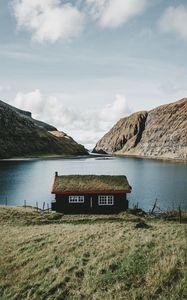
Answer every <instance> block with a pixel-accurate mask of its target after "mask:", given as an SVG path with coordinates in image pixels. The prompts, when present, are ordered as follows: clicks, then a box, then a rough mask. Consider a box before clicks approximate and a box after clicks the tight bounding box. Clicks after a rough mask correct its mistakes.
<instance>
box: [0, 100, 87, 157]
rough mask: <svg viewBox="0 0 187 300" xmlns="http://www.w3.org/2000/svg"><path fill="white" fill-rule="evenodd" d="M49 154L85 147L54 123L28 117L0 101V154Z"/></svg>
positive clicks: (81, 151)
mask: <svg viewBox="0 0 187 300" xmlns="http://www.w3.org/2000/svg"><path fill="white" fill-rule="evenodd" d="M50 131H51V132H50ZM55 132H57V133H58V134H56V135H55ZM50 154H58V155H82V154H87V151H86V150H85V148H84V147H83V146H82V145H80V144H77V143H76V142H75V141H74V140H73V139H72V138H71V137H69V136H67V135H66V134H64V133H62V134H61V133H60V132H58V131H57V129H56V128H55V127H53V126H51V125H49V124H46V123H44V122H41V121H38V120H34V119H32V117H31V114H30V113H29V112H25V111H21V110H18V109H16V108H14V107H12V106H10V105H8V104H6V103H4V102H2V101H0V158H10V157H17V156H27V157H28V156H34V155H50Z"/></svg>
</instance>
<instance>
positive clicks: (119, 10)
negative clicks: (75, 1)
mask: <svg viewBox="0 0 187 300" xmlns="http://www.w3.org/2000/svg"><path fill="white" fill-rule="evenodd" d="M86 2H87V4H88V7H89V8H90V10H91V15H92V18H93V19H94V20H96V21H98V23H99V25H100V26H101V27H103V28H106V27H108V28H117V27H119V26H121V25H122V24H124V23H126V22H128V21H129V19H131V18H132V17H134V16H136V15H138V14H140V13H141V12H142V11H143V10H144V9H145V8H146V6H147V4H148V1H147V0H115V1H114V0H86Z"/></svg>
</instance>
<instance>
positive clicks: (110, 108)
mask: <svg viewBox="0 0 187 300" xmlns="http://www.w3.org/2000/svg"><path fill="white" fill-rule="evenodd" d="M129 113H130V109H129V107H128V105H127V101H126V99H125V97H124V96H123V95H120V94H117V95H116V98H115V100H114V102H113V103H111V104H108V105H107V106H106V107H104V108H103V109H102V110H101V112H100V113H99V117H100V119H101V120H104V121H105V122H116V121H118V120H119V119H120V118H122V117H124V116H125V115H127V114H129Z"/></svg>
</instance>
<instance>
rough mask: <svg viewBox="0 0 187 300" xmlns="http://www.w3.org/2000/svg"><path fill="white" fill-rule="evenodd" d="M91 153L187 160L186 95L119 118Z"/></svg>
mask: <svg viewBox="0 0 187 300" xmlns="http://www.w3.org/2000/svg"><path fill="white" fill-rule="evenodd" d="M93 152H98V153H104V152H105V153H110V154H113V153H115V154H121V155H134V156H141V157H149V158H166V159H180V160H187V98H184V99H182V100H179V101H177V102H174V103H171V104H167V105H162V106H160V107H158V108H155V109H153V110H151V111H149V112H138V113H134V114H132V115H131V116H129V117H126V118H123V119H121V120H120V121H119V122H117V124H116V125H114V127H113V128H112V129H111V130H110V131H109V132H108V133H107V134H105V135H104V137H103V138H101V140H100V141H99V142H98V143H97V144H96V146H95V148H94V150H93Z"/></svg>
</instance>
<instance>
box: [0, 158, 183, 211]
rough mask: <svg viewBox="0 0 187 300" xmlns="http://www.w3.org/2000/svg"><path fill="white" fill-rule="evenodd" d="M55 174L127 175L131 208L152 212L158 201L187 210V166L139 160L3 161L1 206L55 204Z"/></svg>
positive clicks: (161, 206)
mask: <svg viewBox="0 0 187 300" xmlns="http://www.w3.org/2000/svg"><path fill="white" fill-rule="evenodd" d="M55 171H58V172H59V174H60V175H67V174H98V175H101V174H103V175H104V174H106V175H126V176H127V177H128V180H129V183H130V185H131V186H132V188H133V189H132V193H131V194H129V195H128V200H129V201H130V206H131V207H132V206H133V205H134V204H136V203H137V202H138V204H139V207H141V208H143V209H144V210H146V211H148V210H149V209H151V208H152V206H153V203H154V201H155V199H156V198H157V199H158V205H159V206H160V208H161V209H163V210H166V209H172V208H174V207H178V206H179V205H180V206H181V207H182V208H185V209H187V165H186V164H178V163H170V162H162V161H154V160H145V159H137V158H118V157H116V158H110V159H99V158H97V157H93V158H79V159H46V160H43V159H42V160H23V161H16V160H15V161H13V160H11V161H0V204H5V203H6V201H7V203H8V205H23V203H24V200H26V202H27V204H28V205H33V206H35V205H36V201H37V202H38V203H39V206H40V207H42V204H43V202H45V203H46V205H47V203H49V204H50V203H51V200H53V199H54V195H51V193H50V191H51V186H52V181H53V176H54V174H55Z"/></svg>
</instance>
